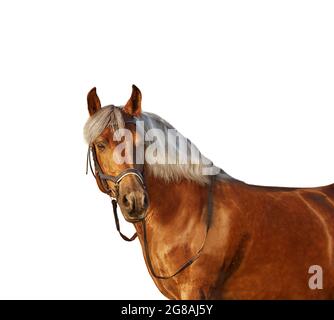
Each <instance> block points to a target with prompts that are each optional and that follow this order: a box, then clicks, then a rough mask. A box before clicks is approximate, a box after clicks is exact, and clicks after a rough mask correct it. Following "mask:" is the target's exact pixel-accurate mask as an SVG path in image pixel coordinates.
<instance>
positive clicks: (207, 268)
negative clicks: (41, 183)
mask: <svg viewBox="0 0 334 320" xmlns="http://www.w3.org/2000/svg"><path fill="white" fill-rule="evenodd" d="M141 98H142V96H141V92H140V91H139V89H138V88H137V87H136V86H133V87H132V95H131V97H130V99H129V101H128V102H127V103H126V105H125V106H124V107H115V106H113V105H110V106H106V107H103V108H101V103H100V100H99V98H98V96H97V94H96V89H95V88H93V89H92V90H91V91H90V92H89V94H88V99H87V100H88V110H89V114H90V117H89V119H88V121H87V123H86V125H85V130H84V132H85V138H86V140H87V142H88V144H89V146H90V150H91V151H92V153H93V157H94V163H95V168H94V169H93V173H94V175H95V178H96V181H97V184H98V186H99V188H100V189H101V191H103V192H105V193H107V194H109V195H110V196H111V197H112V198H113V199H114V202H113V204H114V212H115V214H116V202H117V203H118V205H119V206H120V208H121V211H122V213H123V216H124V218H125V219H126V220H127V221H129V222H132V223H133V224H134V227H135V229H136V232H137V235H138V238H139V241H140V243H141V245H142V248H143V253H144V258H145V262H146V265H147V267H148V271H149V272H150V275H151V277H152V279H153V281H154V282H155V284H156V286H157V287H158V289H159V290H160V291H161V292H162V293H163V294H164V295H165V296H166V297H167V298H170V299H333V298H334V184H332V185H329V186H324V187H317V188H283V187H263V186H255V185H249V184H246V183H244V182H242V181H239V180H236V179H234V178H232V177H231V176H229V175H228V174H226V173H225V172H223V171H222V170H216V169H217V168H216V167H214V166H213V165H212V163H211V162H210V161H208V160H207V159H206V158H205V157H203V156H202V155H201V154H200V152H199V151H198V149H197V148H196V147H194V146H193V145H192V144H191V142H190V141H189V140H186V148H183V149H184V150H183V151H182V152H183V155H185V154H187V153H188V152H189V150H190V149H191V150H195V151H196V152H197V154H199V156H200V161H199V162H196V163H191V161H190V162H189V161H188V160H187V161H186V162H182V163H181V161H180V157H179V158H177V160H176V161H174V162H173V161H170V160H171V159H170V154H172V153H173V152H175V151H178V149H181V148H180V143H179V144H177V143H172V142H170V141H166V140H168V139H163V137H162V136H161V135H160V136H159V134H156V135H155V133H154V131H152V129H157V130H158V131H159V132H160V133H161V132H162V133H163V135H165V137H166V136H167V135H168V133H169V131H172V135H174V137H175V136H176V135H179V136H178V137H179V138H180V137H182V136H181V135H180V134H179V133H178V132H177V131H176V130H174V129H173V127H172V126H171V125H169V124H168V123H167V122H166V121H164V120H163V119H161V118H160V117H158V116H156V115H153V114H150V113H146V112H142V109H141ZM139 122H140V123H141V124H142V127H143V130H142V131H140V130H139V131H138V130H137V126H138V125H137V123H139ZM120 130H123V131H124V132H130V133H131V135H132V139H126V137H125V135H123V136H122V137H120V136H117V135H119V133H117V132H119V131H120ZM152 132H153V133H152ZM154 135H155V137H154V138H153V136H154ZM140 146H143V147H144V153H145V155H144V158H143V157H142V159H141V161H138V158H140V156H138V154H136V161H135V160H134V153H135V150H138V149H139V147H140ZM122 147H123V151H122V152H121V151H120V150H121V149H122ZM159 147H160V149H159ZM152 148H153V149H154V150H153V151H152ZM167 149H168V155H167V156H166V153H167V152H165V151H166V150H167ZM124 150H125V151H126V152H124ZM150 152H151V153H150ZM146 153H150V154H148V155H147V154H146ZM163 157H165V158H166V159H165V160H162V158H163ZM120 159H121V160H122V161H120ZM203 159H204V160H203ZM205 168H206V169H208V168H209V169H210V168H211V169H215V170H211V171H210V170H207V171H205V170H204V169H205ZM124 238H125V239H127V238H126V237H125V236H124ZM134 238H135V236H134V237H133V238H132V239H128V240H133V239H134Z"/></svg>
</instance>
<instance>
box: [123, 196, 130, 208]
mask: <svg viewBox="0 0 334 320" xmlns="http://www.w3.org/2000/svg"><path fill="white" fill-rule="evenodd" d="M123 204H124V205H125V206H126V207H127V206H129V204H130V203H129V200H128V198H127V196H126V195H125V196H123Z"/></svg>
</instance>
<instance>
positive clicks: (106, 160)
mask: <svg viewBox="0 0 334 320" xmlns="http://www.w3.org/2000/svg"><path fill="white" fill-rule="evenodd" d="M87 101H88V111H89V114H90V119H89V120H88V122H87V124H86V127H85V130H86V135H88V136H89V138H88V140H89V141H88V142H89V144H90V148H91V151H92V153H93V158H94V162H95V177H96V182H97V184H98V186H99V188H100V190H101V191H102V192H105V193H107V194H109V195H111V196H112V197H114V198H116V199H117V202H118V204H119V206H120V208H121V210H122V213H123V215H124V218H125V219H126V220H127V221H129V222H136V221H139V220H141V219H143V218H144V217H145V215H146V210H147V206H148V196H147V193H146V190H145V184H144V181H143V176H142V174H143V168H144V166H143V164H136V163H135V162H136V161H135V158H136V157H135V156H134V155H135V153H136V148H137V147H138V141H139V140H140V139H141V137H139V136H138V132H137V130H136V123H135V122H136V119H137V117H139V116H140V114H141V92H140V90H139V89H138V88H137V87H136V86H133V87H132V95H131V97H130V99H129V101H128V102H127V103H126V105H125V106H124V107H123V108H121V107H115V106H107V107H105V108H101V103H100V99H99V98H98V96H97V94H96V89H95V88H93V89H92V90H91V91H90V92H89V93H88V96H87ZM87 132H88V133H87Z"/></svg>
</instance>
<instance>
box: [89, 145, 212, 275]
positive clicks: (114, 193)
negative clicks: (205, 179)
mask: <svg viewBox="0 0 334 320" xmlns="http://www.w3.org/2000/svg"><path fill="white" fill-rule="evenodd" d="M91 154H92V155H93V160H94V167H95V173H94V170H93V167H92V162H91ZM88 167H89V168H90V170H91V172H92V174H93V176H94V178H95V179H96V181H97V184H98V185H99V187H100V189H101V191H102V192H104V193H106V194H108V195H109V196H110V197H111V203H112V207H113V212H114V218H115V224H116V229H117V231H118V233H119V234H120V236H121V237H122V238H123V239H124V240H125V241H133V240H135V239H136V238H137V232H136V233H134V234H133V236H132V237H131V238H129V237H127V236H126V235H124V234H123V233H122V232H121V228H120V223H119V219H118V215H117V201H118V196H119V184H120V183H121V181H122V179H124V178H125V177H126V176H129V175H134V176H136V177H137V178H138V180H139V182H140V184H141V186H142V187H143V189H146V186H145V182H144V177H143V169H144V166H142V170H141V171H140V170H138V169H136V168H128V169H125V170H124V171H122V172H121V173H120V174H119V175H117V176H112V175H107V174H104V173H103V171H102V169H101V166H100V164H99V162H98V160H97V156H96V151H95V149H94V147H93V146H89V147H88V152H87V164H86V174H88ZM108 180H109V181H112V182H113V183H114V189H110V188H109V186H108V183H107V181H108ZM99 181H100V183H99ZM214 181H215V176H211V177H210V185H209V190H208V197H207V221H206V233H205V236H204V239H203V242H202V245H201V246H200V248H199V250H198V251H197V253H196V254H195V255H194V256H192V257H191V258H190V259H189V260H187V261H186V262H185V263H184V264H183V265H181V266H180V267H179V268H178V269H177V270H176V272H174V273H173V274H171V275H168V276H161V275H157V274H156V273H155V271H154V268H153V264H152V260H151V256H150V253H149V247H148V241H147V231H146V221H145V216H144V217H143V218H142V219H140V220H138V221H136V222H141V223H142V229H143V242H144V254H145V260H146V262H147V265H148V268H149V270H150V272H151V274H152V275H153V276H154V277H155V278H157V279H162V280H165V279H170V278H173V277H174V276H176V275H177V274H179V273H180V272H181V271H183V270H184V269H186V268H188V267H189V266H190V265H191V264H192V263H193V262H195V261H196V260H197V259H198V258H199V257H200V254H201V252H202V250H203V248H204V245H205V243H206V238H207V235H208V232H209V228H210V225H211V220H212V212H213V190H212V189H213V185H214Z"/></svg>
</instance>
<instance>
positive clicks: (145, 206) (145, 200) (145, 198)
mask: <svg viewBox="0 0 334 320" xmlns="http://www.w3.org/2000/svg"><path fill="white" fill-rule="evenodd" d="M147 207H148V198H147V195H146V194H145V195H144V208H145V209H146V208H147Z"/></svg>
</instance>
